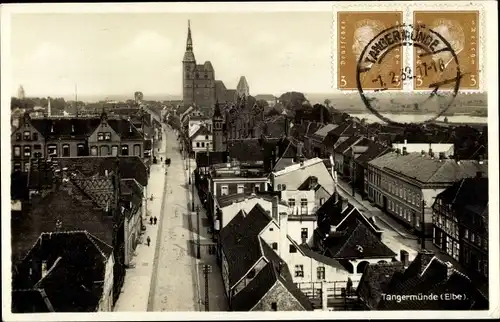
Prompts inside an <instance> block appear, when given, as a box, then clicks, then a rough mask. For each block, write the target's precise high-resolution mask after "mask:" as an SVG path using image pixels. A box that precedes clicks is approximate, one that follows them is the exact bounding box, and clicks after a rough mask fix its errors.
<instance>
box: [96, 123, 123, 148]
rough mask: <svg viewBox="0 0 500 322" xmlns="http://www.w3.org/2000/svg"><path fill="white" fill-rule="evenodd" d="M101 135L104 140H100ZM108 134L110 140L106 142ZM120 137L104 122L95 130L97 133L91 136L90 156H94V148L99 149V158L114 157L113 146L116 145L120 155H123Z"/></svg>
mask: <svg viewBox="0 0 500 322" xmlns="http://www.w3.org/2000/svg"><path fill="white" fill-rule="evenodd" d="M99 133H102V135H103V138H104V139H103V140H99ZM106 133H109V139H108V140H106ZM120 141H121V139H120V136H119V135H118V134H117V133H116V132H115V131H114V130H113V128H112V127H111V126H109V124H108V123H107V122H106V121H105V120H102V121H101V124H99V126H98V127H97V128H96V129H95V131H94V132H93V133H92V134H91V135H90V136H89V138H88V142H89V147H88V148H89V155H93V154H92V153H93V150H92V147H97V155H98V156H106V155H112V146H113V145H115V146H117V148H118V155H120V154H121V147H120Z"/></svg>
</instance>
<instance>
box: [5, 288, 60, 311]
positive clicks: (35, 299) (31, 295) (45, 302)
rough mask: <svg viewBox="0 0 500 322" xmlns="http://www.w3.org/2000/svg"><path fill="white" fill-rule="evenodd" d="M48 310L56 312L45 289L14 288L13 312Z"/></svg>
mask: <svg viewBox="0 0 500 322" xmlns="http://www.w3.org/2000/svg"><path fill="white" fill-rule="evenodd" d="M46 312H47V313H48V312H54V307H53V306H52V303H51V302H50V300H49V298H48V297H47V294H46V293H45V291H44V290H43V289H25V290H12V313H46Z"/></svg>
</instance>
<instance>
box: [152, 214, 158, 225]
mask: <svg viewBox="0 0 500 322" xmlns="http://www.w3.org/2000/svg"><path fill="white" fill-rule="evenodd" d="M157 220H158V218H156V216H155V218H154V219H153V222H154V224H155V225H156V221H157Z"/></svg>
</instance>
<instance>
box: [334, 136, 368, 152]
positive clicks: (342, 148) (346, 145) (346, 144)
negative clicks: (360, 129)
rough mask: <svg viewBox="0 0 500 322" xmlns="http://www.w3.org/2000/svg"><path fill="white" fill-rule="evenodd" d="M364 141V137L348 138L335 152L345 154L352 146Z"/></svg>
mask: <svg viewBox="0 0 500 322" xmlns="http://www.w3.org/2000/svg"><path fill="white" fill-rule="evenodd" d="M361 140H362V137H359V136H351V137H349V138H347V140H345V141H344V142H342V143H340V144H339V145H338V146H337V147H336V148H335V152H337V153H341V154H344V152H346V151H347V150H348V149H349V148H350V147H351V146H353V145H354V144H356V143H358V142H359V141H361Z"/></svg>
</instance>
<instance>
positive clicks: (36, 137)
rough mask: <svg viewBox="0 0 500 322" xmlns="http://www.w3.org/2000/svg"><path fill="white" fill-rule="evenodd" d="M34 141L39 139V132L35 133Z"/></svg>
mask: <svg viewBox="0 0 500 322" xmlns="http://www.w3.org/2000/svg"><path fill="white" fill-rule="evenodd" d="M33 141H38V133H33Z"/></svg>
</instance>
